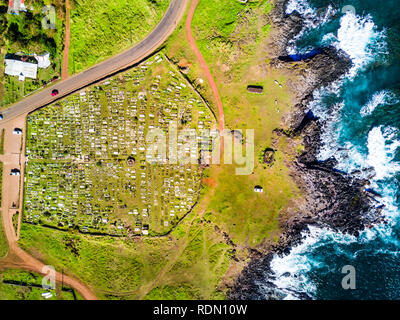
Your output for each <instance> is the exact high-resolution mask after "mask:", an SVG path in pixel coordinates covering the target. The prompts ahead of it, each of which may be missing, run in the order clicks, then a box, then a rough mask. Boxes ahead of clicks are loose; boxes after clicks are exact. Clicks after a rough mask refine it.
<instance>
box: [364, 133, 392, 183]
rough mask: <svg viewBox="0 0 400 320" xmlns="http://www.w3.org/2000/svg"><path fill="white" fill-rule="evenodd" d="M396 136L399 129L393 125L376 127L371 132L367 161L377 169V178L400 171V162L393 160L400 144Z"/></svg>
mask: <svg viewBox="0 0 400 320" xmlns="http://www.w3.org/2000/svg"><path fill="white" fill-rule="evenodd" d="M396 138H398V131H397V129H396V128H393V127H384V126H379V127H374V128H372V129H371V131H370V132H369V134H368V157H367V163H368V164H369V165H370V166H372V167H373V168H374V169H375V172H376V176H375V180H382V179H385V178H389V177H391V176H392V175H393V174H395V173H396V172H398V171H400V164H399V163H398V162H395V161H392V160H393V158H394V156H395V152H396V149H397V148H398V147H399V146H400V141H399V140H397V139H396Z"/></svg>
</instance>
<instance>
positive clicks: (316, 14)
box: [286, 0, 336, 54]
mask: <svg viewBox="0 0 400 320" xmlns="http://www.w3.org/2000/svg"><path fill="white" fill-rule="evenodd" d="M294 11H297V12H298V13H299V14H300V15H301V16H302V17H303V18H304V26H303V29H302V30H301V32H300V33H299V34H298V35H296V36H295V37H294V38H293V39H291V40H290V41H289V43H288V46H287V48H286V50H287V53H288V54H296V53H298V49H297V48H296V43H297V41H298V40H299V39H300V38H301V37H302V36H303V35H304V33H305V32H306V31H307V30H309V29H313V28H316V27H318V26H320V25H323V24H325V23H326V22H328V21H329V20H330V19H331V17H332V16H333V15H335V13H336V10H335V9H334V8H333V7H332V6H331V5H329V6H328V7H327V8H326V9H325V10H322V9H320V10H317V9H314V8H312V7H311V6H310V4H309V3H308V2H307V1H303V0H290V1H289V2H288V3H287V6H286V14H292V13H293V12H294Z"/></svg>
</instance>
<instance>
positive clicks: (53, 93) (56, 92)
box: [51, 89, 58, 97]
mask: <svg viewBox="0 0 400 320" xmlns="http://www.w3.org/2000/svg"><path fill="white" fill-rule="evenodd" d="M51 95H52V96H53V97H54V96H56V95H58V90H57V89H53V91H52V92H51Z"/></svg>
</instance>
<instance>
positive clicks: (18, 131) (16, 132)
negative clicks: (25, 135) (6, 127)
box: [13, 128, 22, 134]
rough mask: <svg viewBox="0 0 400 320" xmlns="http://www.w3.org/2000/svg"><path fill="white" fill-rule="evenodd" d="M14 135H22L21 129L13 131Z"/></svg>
mask: <svg viewBox="0 0 400 320" xmlns="http://www.w3.org/2000/svg"><path fill="white" fill-rule="evenodd" d="M13 134H22V129H20V128H15V129H14V130H13Z"/></svg>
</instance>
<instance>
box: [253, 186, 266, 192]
mask: <svg viewBox="0 0 400 320" xmlns="http://www.w3.org/2000/svg"><path fill="white" fill-rule="evenodd" d="M254 192H257V193H262V192H264V189H263V188H262V187H261V186H255V187H254Z"/></svg>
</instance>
